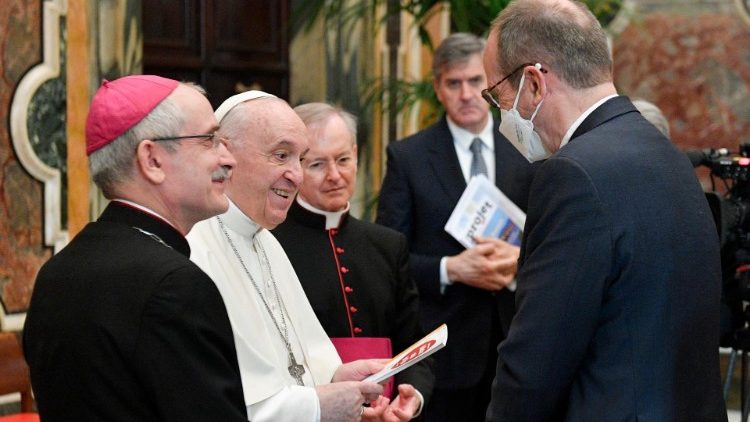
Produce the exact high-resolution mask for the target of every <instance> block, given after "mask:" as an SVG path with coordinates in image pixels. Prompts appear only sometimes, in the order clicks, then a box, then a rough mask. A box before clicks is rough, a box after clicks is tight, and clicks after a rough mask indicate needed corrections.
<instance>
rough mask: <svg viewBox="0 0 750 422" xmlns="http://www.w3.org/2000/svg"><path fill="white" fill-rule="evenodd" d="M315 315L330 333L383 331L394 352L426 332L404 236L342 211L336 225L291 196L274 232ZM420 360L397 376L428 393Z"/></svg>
mask: <svg viewBox="0 0 750 422" xmlns="http://www.w3.org/2000/svg"><path fill="white" fill-rule="evenodd" d="M273 235H274V236H275V237H276V238H277V239H278V240H279V242H280V243H281V246H283V247H284V252H286V254H287V256H288V257H289V260H290V261H291V262H292V265H293V266H294V271H295V272H296V273H297V276H298V277H299V280H300V282H301V283H302V288H303V289H304V290H305V294H306V295H307V298H308V299H309V300H310V304H311V305H312V308H313V310H314V311H315V315H316V316H317V317H318V320H319V321H320V323H321V325H322V326H323V328H324V329H325V331H326V334H328V336H330V337H388V338H390V339H391V345H392V348H393V353H394V354H395V353H399V352H401V351H402V350H404V349H406V348H407V347H408V346H411V345H412V344H413V343H414V342H416V341H417V340H419V339H420V338H422V337H423V335H424V334H423V332H422V331H421V330H420V328H419V321H418V309H419V303H418V296H417V288H416V287H415V285H414V281H413V280H412V279H411V278H409V268H408V264H409V251H408V249H407V247H406V238H404V236H403V235H402V234H401V233H399V232H397V231H394V230H390V229H388V228H386V227H381V226H378V225H376V224H372V223H368V222H365V221H360V220H358V219H356V218H354V217H352V216H350V215H349V214H345V215H344V217H343V219H342V221H341V224H339V227H338V228H337V229H331V230H326V229H325V217H324V216H322V215H319V214H315V213H312V212H310V211H308V210H306V209H304V208H302V207H301V206H300V205H299V204H298V203H297V202H296V201H295V202H294V204H293V205H292V207H291V209H290V210H289V214H288V215H287V219H286V221H285V222H284V223H282V224H281V225H279V226H278V227H277V228H276V229H274V230H273ZM429 361H430V359H427V360H423V361H422V362H419V363H417V364H415V365H414V366H412V367H411V368H409V369H406V370H404V371H403V372H401V373H400V374H398V375H397V376H396V385H398V384H404V383H406V384H411V385H413V386H414V387H415V388H416V389H418V390H419V392H420V393H422V395H423V396H424V399H425V401H427V400H428V399H429V397H430V393H431V392H432V384H433V382H434V375H433V374H432V369H431V367H430V364H429Z"/></svg>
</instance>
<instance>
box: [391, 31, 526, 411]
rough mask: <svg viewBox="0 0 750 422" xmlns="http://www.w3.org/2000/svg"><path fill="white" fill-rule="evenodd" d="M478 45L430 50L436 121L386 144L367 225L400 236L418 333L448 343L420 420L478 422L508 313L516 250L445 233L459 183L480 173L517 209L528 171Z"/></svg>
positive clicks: (470, 39) (449, 42)
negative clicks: (470, 243)
mask: <svg viewBox="0 0 750 422" xmlns="http://www.w3.org/2000/svg"><path fill="white" fill-rule="evenodd" d="M483 49H484V42H483V40H481V39H479V38H478V37H476V36H474V35H471V34H453V35H451V36H449V37H448V38H446V39H445V40H444V41H443V42H442V43H441V45H440V46H439V47H438V48H437V50H436V51H435V56H434V59H433V85H434V88H435V92H436V94H437V96H438V99H439V100H440V101H441V103H442V104H443V106H444V107H445V110H446V116H445V117H444V118H443V119H441V120H440V121H439V122H438V123H436V124H435V125H433V126H430V127H429V128H427V129H425V130H423V131H421V132H419V133H417V134H415V135H413V136H410V137H408V138H406V139H404V140H402V141H398V142H394V143H391V144H390V145H389V146H388V162H387V164H388V168H387V173H386V176H385V180H384V181H383V186H382V189H381V191H380V198H379V202H378V213H377V222H378V223H379V224H382V225H385V226H387V227H391V228H393V229H396V230H398V231H400V232H402V233H403V234H404V235H406V237H407V239H408V241H409V250H410V266H411V273H412V276H413V277H414V279H415V280H416V282H417V288H418V290H419V294H420V322H421V325H422V329H423V330H425V331H431V330H433V329H434V328H435V327H437V326H438V325H440V324H442V323H447V324H448V331H449V337H450V341H449V342H448V345H447V346H446V348H445V350H442V351H440V352H438V353H437V354H436V355H435V361H436V362H435V376H436V380H435V389H434V391H433V397H432V399H431V400H430V403H429V404H428V406H427V408H426V410H425V419H426V420H428V421H431V422H432V421H457V420H460V421H481V420H483V419H484V413H485V410H486V408H487V403H488V402H489V391H490V383H491V381H492V377H493V376H494V370H495V361H496V357H497V355H496V350H495V349H496V347H497V344H498V342H499V341H500V340H501V339H502V337H503V329H504V328H507V326H508V324H509V323H510V319H511V317H512V315H513V293H512V292H510V291H508V289H506V288H505V286H506V285H508V284H509V283H511V281H512V280H513V278H514V276H515V268H516V261H517V257H518V248H517V247H515V246H513V245H510V244H508V243H506V242H503V241H502V240H498V239H478V240H479V241H478V244H477V246H475V247H473V248H469V249H465V248H464V247H463V246H462V245H461V244H460V243H458V241H457V240H455V239H454V238H453V237H451V235H449V234H448V233H446V232H445V230H444V226H445V223H446V222H447V221H448V217H449V216H450V214H451V212H452V211H453V208H454V207H455V205H456V203H457V202H458V199H459V197H460V196H461V194H462V193H463V191H464V189H465V188H466V184H467V181H468V180H469V178H470V177H471V176H472V175H474V174H478V173H482V174H485V175H486V176H487V177H488V178H489V179H490V180H491V181H493V182H494V183H495V184H496V185H497V186H498V187H499V188H500V190H502V191H503V192H504V193H505V194H506V195H507V196H508V197H509V198H510V199H511V200H512V201H513V202H515V203H516V205H518V206H519V207H520V208H522V209H525V208H526V192H527V189H528V185H529V183H530V174H531V171H530V170H531V169H530V166H529V164H528V162H526V160H524V159H523V157H522V156H521V155H519V154H518V152H516V151H515V150H514V149H513V148H512V147H511V146H510V145H509V144H508V143H507V142H506V141H505V140H503V139H502V137H501V136H500V135H499V133H498V132H497V124H496V122H494V121H493V119H492V116H491V115H490V113H489V106H488V105H487V104H486V103H485V102H484V101H483V100H482V97H481V95H480V92H481V89H482V88H483V87H484V86H485V82H486V79H485V76H484V70H483V69H482V64H481V54H482V51H483Z"/></svg>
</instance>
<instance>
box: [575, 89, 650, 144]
mask: <svg viewBox="0 0 750 422" xmlns="http://www.w3.org/2000/svg"><path fill="white" fill-rule="evenodd" d="M634 111H637V110H636V108H635V107H634V106H633V103H631V102H630V100H629V99H628V97H624V96H618V97H614V98H611V99H609V100H607V101H605V102H604V104H602V105H600V106H599V107H597V109H596V110H594V111H593V112H592V113H591V114H589V115H588V117H586V118H585V119H584V120H583V122H581V124H580V126H578V129H576V131H575V132H573V136H571V137H570V140H571V141H573V140H574V139H575V138H576V137H578V136H580V135H583V134H584V133H586V132H588V131H590V130H592V129H594V128H595V127H597V126H599V125H601V124H603V123H605V122H607V121H609V120H612V119H613V118H615V117H617V116H620V115H622V114H625V113H630V112H634Z"/></svg>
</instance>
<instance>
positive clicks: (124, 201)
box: [111, 198, 179, 232]
mask: <svg viewBox="0 0 750 422" xmlns="http://www.w3.org/2000/svg"><path fill="white" fill-rule="evenodd" d="M111 202H119V203H121V204H125V205H127V206H129V207H132V208H135V209H137V210H141V211H143V212H145V213H146V214H149V215H152V216H154V217H156V218H158V219H159V220H162V221H164V222H165V223H167V224H169V225H170V226H172V228H174V229H175V230H177V227H176V226H175V225H174V224H172V222H171V221H169V220H167V219H166V218H165V217H164V216H163V215H161V214H159V213H158V212H156V211H154V210H152V209H151V208H148V207H145V206H143V205H141V204H136V203H135V202H133V201H128V200H127V199H122V198H114V199H112V201H111ZM177 231H178V232H179V230H177Z"/></svg>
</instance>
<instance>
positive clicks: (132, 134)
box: [89, 83, 205, 199]
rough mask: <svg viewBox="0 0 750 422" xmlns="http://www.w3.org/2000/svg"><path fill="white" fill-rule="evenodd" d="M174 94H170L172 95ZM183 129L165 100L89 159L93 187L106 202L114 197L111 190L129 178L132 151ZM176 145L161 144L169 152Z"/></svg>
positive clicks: (179, 114)
mask: <svg viewBox="0 0 750 422" xmlns="http://www.w3.org/2000/svg"><path fill="white" fill-rule="evenodd" d="M181 85H184V86H189V87H191V88H193V89H195V90H197V91H198V92H200V93H201V94H204V95H205V90H204V89H203V88H201V87H200V86H198V85H195V84H192V83H181ZM173 92H174V91H173ZM184 125H185V116H184V113H183V111H182V109H180V107H178V105H177V104H176V103H175V102H174V101H173V100H172V99H171V98H170V97H169V96H167V98H165V99H164V100H162V102H160V103H159V104H158V105H157V106H156V107H154V109H153V110H151V112H150V113H149V114H148V115H146V117H144V118H143V119H142V120H141V121H140V122H138V123H137V124H136V125H135V126H133V127H131V128H130V129H128V130H127V131H126V132H125V133H123V134H122V135H120V136H118V137H117V138H116V139H115V140H114V141H112V142H110V143H109V144H107V145H105V146H104V147H102V148H101V149H99V150H97V151H95V152H94V153H92V154H91V156H89V171H90V172H91V176H92V178H93V179H94V183H96V185H97V186H99V188H100V189H101V190H102V193H103V194H104V196H105V197H106V198H110V199H111V198H112V197H114V195H115V194H116V192H115V188H116V187H117V186H118V185H119V184H121V183H123V182H125V181H127V180H129V179H130V178H131V176H132V174H133V169H134V163H135V160H134V157H135V154H134V153H135V150H136V149H137V148H138V144H140V143H141V141H143V140H144V139H151V138H159V137H167V136H175V135H177V134H178V133H179V130H180V129H182V127H183V126H184ZM175 143H176V141H164V146H165V147H166V149H167V151H170V152H173V151H174V145H175Z"/></svg>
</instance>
